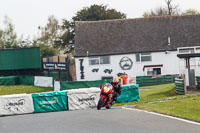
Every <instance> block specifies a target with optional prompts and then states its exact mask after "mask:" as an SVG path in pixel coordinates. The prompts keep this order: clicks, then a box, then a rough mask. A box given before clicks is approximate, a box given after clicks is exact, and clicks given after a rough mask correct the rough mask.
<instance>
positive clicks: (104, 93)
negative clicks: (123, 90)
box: [97, 83, 114, 110]
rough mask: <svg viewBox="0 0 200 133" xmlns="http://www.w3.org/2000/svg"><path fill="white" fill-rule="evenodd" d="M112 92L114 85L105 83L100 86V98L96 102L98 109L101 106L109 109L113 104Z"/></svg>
mask: <svg viewBox="0 0 200 133" xmlns="http://www.w3.org/2000/svg"><path fill="white" fill-rule="evenodd" d="M113 93H114V87H113V86H112V85H111V84H110V83H106V84H105V85H103V86H102V87H101V93H100V98H99V101H98V104H97V109H98V110H100V109H101V108H102V107H106V109H110V108H111V106H112V104H113Z"/></svg>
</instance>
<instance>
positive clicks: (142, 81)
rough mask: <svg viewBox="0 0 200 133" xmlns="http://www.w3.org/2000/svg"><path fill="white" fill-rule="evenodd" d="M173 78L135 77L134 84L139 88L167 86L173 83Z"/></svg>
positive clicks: (164, 76) (160, 76) (159, 76)
mask: <svg viewBox="0 0 200 133" xmlns="http://www.w3.org/2000/svg"><path fill="white" fill-rule="evenodd" d="M175 77H176V75H151V76H136V82H137V84H139V85H140V86H151V85H160V84H169V83H174V82H175Z"/></svg>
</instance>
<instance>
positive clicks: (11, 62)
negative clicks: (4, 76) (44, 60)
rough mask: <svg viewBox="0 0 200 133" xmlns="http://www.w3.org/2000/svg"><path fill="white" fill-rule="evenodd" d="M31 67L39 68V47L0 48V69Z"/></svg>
mask: <svg viewBox="0 0 200 133" xmlns="http://www.w3.org/2000/svg"><path fill="white" fill-rule="evenodd" d="M33 68H34V69H35V68H41V58H40V48H39V47H37V48H21V49H1V50H0V70H16V69H33Z"/></svg>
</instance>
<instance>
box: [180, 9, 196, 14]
mask: <svg viewBox="0 0 200 133" xmlns="http://www.w3.org/2000/svg"><path fill="white" fill-rule="evenodd" d="M196 14H199V12H198V11H197V10H195V9H188V10H186V11H185V12H183V13H182V15H196Z"/></svg>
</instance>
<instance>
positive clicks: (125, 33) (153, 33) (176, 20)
mask: <svg viewBox="0 0 200 133" xmlns="http://www.w3.org/2000/svg"><path fill="white" fill-rule="evenodd" d="M168 37H170V41H171V45H168ZM186 46H200V15H189V16H167V17H152V18H139V19H121V20H120V19H118V20H104V21H86V22H76V28H75V51H76V56H87V51H88V52H89V55H91V56H92V55H115V54H126V53H137V52H153V51H154V52H155V51H165V50H176V49H177V47H186Z"/></svg>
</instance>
